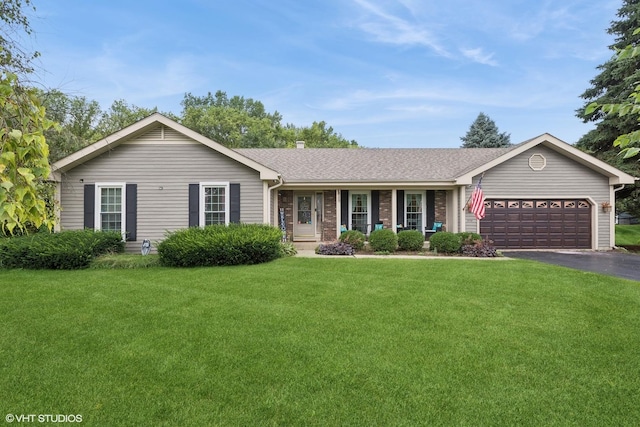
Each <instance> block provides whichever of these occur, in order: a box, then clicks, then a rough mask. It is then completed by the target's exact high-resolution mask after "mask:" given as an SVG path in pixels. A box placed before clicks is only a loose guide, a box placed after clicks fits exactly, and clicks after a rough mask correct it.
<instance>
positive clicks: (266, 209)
mask: <svg viewBox="0 0 640 427" xmlns="http://www.w3.org/2000/svg"><path fill="white" fill-rule="evenodd" d="M282 184H284V180H283V179H282V175H278V178H277V182H276V183H275V184H274V185H272V186H268V185H267V194H266V196H267V197H265V200H266V201H267V202H266V203H265V207H264V211H263V212H265V214H266V215H265V219H266V222H267V224H271V223H272V221H271V219H272V218H278V213H277V212H278V204H277V203H275V204H274V206H273V213H272V214H273V216H272V215H271V214H270V211H269V208H270V207H271V195H272V194H273V192H272V191H271V190H275V189H276V188H278V187H281V186H282Z"/></svg>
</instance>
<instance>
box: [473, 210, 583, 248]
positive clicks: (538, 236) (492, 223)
mask: <svg viewBox="0 0 640 427" xmlns="http://www.w3.org/2000/svg"><path fill="white" fill-rule="evenodd" d="M485 207H486V216H485V218H484V219H483V220H481V221H480V234H482V235H483V236H486V237H489V239H491V240H493V242H494V245H495V246H496V247H497V248H504V249H565V248H567V249H590V248H591V205H590V204H589V203H588V202H587V201H586V200H539V199H537V200H532V199H502V200H500V199H496V200H493V199H488V200H486V201H485Z"/></svg>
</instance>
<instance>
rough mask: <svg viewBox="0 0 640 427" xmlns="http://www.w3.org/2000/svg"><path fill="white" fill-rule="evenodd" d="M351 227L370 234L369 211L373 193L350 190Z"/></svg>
mask: <svg viewBox="0 0 640 427" xmlns="http://www.w3.org/2000/svg"><path fill="white" fill-rule="evenodd" d="M349 212H350V216H349V221H350V222H349V229H351V230H359V231H361V232H363V233H364V234H369V224H370V221H369V213H370V212H371V193H370V192H368V191H366V192H357V193H356V192H349Z"/></svg>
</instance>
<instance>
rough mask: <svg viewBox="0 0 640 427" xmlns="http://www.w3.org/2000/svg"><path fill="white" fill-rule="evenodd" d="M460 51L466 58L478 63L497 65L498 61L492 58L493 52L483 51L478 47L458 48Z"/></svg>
mask: <svg viewBox="0 0 640 427" xmlns="http://www.w3.org/2000/svg"><path fill="white" fill-rule="evenodd" d="M460 51H461V52H462V54H463V55H464V56H465V57H466V58H468V59H470V60H472V61H474V62H477V63H479V64H484V65H490V66H492V67H497V66H498V61H496V60H495V59H493V53H489V54H487V53H484V52H483V50H482V48H480V47H479V48H476V49H460Z"/></svg>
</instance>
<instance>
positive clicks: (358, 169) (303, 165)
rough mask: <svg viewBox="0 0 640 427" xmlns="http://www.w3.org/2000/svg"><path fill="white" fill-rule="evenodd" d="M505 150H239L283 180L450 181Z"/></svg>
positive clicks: (494, 157) (509, 148) (496, 156)
mask: <svg viewBox="0 0 640 427" xmlns="http://www.w3.org/2000/svg"><path fill="white" fill-rule="evenodd" d="M514 147H516V146H515V145H514V146H511V147H507V148H357V149H354V148H302V149H296V148H244V149H237V150H235V151H237V152H238V153H240V154H242V155H243V156H246V157H248V158H250V159H252V160H254V161H256V162H258V163H260V164H262V165H264V166H266V167H268V168H270V169H273V170H275V171H278V172H280V173H281V174H282V177H283V178H284V181H285V182H290V183H293V182H392V181H393V182H416V181H417V182H429V181H450V180H453V179H455V178H457V177H459V176H460V175H463V174H464V173H466V172H469V171H471V170H473V169H475V168H477V167H479V166H481V165H483V164H485V163H487V162H489V161H491V160H494V159H496V158H498V157H500V156H501V155H503V154H505V153H507V152H508V151H510V150H512V149H513V148H514Z"/></svg>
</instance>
